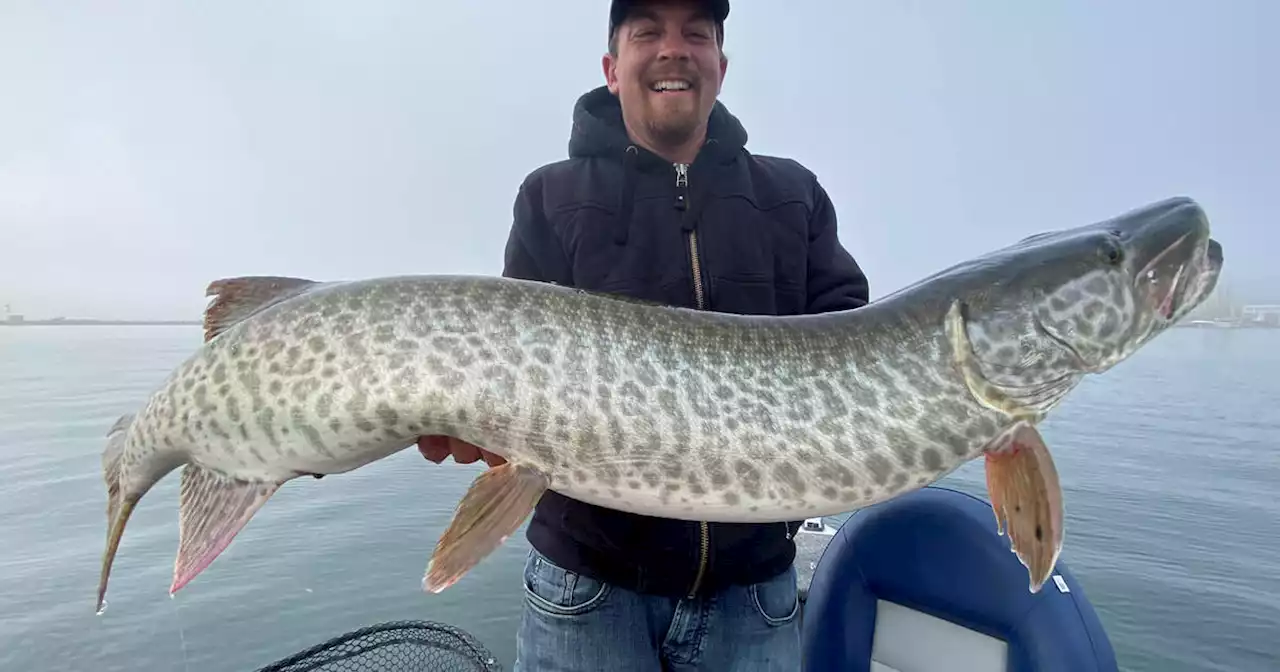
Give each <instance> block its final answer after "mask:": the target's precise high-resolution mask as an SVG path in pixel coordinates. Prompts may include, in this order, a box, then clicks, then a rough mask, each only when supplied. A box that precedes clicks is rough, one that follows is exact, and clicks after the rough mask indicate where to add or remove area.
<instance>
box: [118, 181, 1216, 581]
mask: <svg viewBox="0 0 1280 672" xmlns="http://www.w3.org/2000/svg"><path fill="white" fill-rule="evenodd" d="M1170 213H1172V214H1170ZM1174 234H1177V235H1174ZM1171 236H1172V238H1171ZM1178 236H1180V237H1178ZM1157 245H1158V249H1159V250H1163V252H1161V253H1162V254H1165V255H1166V256H1167V257H1168V259H1167V260H1166V261H1168V263H1161V264H1159V265H1156V264H1155V262H1154V261H1152V259H1158V258H1160V257H1158V254H1157V252H1154V251H1152V250H1153V249H1156V246H1157ZM1168 250H1174V252H1176V254H1173V256H1168V255H1170V254H1171V253H1170V252H1169V251H1168ZM1215 254H1216V255H1217V256H1216V259H1215V257H1214V255H1215ZM1220 264H1221V249H1220V246H1218V245H1217V243H1216V242H1214V241H1211V240H1210V239H1209V237H1208V228H1207V224H1206V223H1205V222H1204V218H1203V215H1202V213H1200V212H1199V210H1198V208H1197V207H1196V206H1195V205H1194V203H1189V202H1188V201H1170V202H1165V203H1161V204H1155V205H1153V206H1149V207H1148V208H1147V209H1145V210H1139V211H1136V212H1135V213H1130V214H1127V215H1125V216H1123V217H1122V218H1117V219H1113V220H1110V221H1108V222H1104V223H1101V224H1096V225H1091V226H1089V227H1082V228H1079V229H1073V230H1068V231H1063V232H1058V233H1055V234H1046V235H1043V236H1037V237H1034V238H1032V239H1028V240H1026V241H1023V242H1022V243H1019V244H1018V245H1014V246H1011V247H1009V248H1005V249H1003V250H998V251H996V252H993V253H991V254H989V255H984V256H983V257H981V258H979V259H977V260H973V261H970V262H966V263H963V264H959V265H957V266H955V267H952V268H950V269H947V270H946V271H943V272H941V273H939V274H936V275H934V276H932V277H930V278H926V279H925V280H923V281H921V282H920V283H917V284H916V285H913V286H911V287H908V288H905V289H903V290H901V291H899V292H897V293H895V294H893V295H891V296H889V297H886V298H884V299H881V300H878V301H876V302H874V303H872V304H871V305H869V306H866V307H864V308H860V309H857V310H852V311H844V312H839V313H829V314H823V315H807V316H788V317H777V316H752V315H732V314H723V313H713V312H704V311H696V310H691V309H685V308H675V307H668V306H659V305H652V304H648V303H645V302H641V301H635V300H631V299H627V298H622V297H615V296H607V295H602V294H596V293H591V292H586V291H582V290H578V289H573V288H567V287H560V286H555V285H552V284H547V283H536V282H528V281H522V280H514V279H508V278H490V277H476V276H407V277H392V278H378V279H370V280H357V281H350V282H332V283H321V282H312V281H309V280H304V279H297V278H241V279H234V280H227V281H220V283H221V285H219V283H215V285H218V286H220V287H222V288H224V289H225V291H226V294H225V295H220V296H217V297H216V298H215V300H214V303H213V305H212V306H211V308H210V313H209V315H208V317H209V324H210V330H209V337H210V338H209V340H208V342H206V343H205V344H204V346H203V347H201V348H200V349H199V350H197V351H196V352H195V354H193V355H192V356H191V357H190V358H189V359H188V360H187V361H185V362H184V363H182V364H181V365H180V366H179V367H178V368H177V369H176V370H175V371H174V372H173V373H172V375H171V376H170V377H169V378H168V379H167V380H166V381H165V382H164V383H163V385H162V386H161V387H160V389H159V390H157V391H156V393H155V394H154V395H153V396H152V397H151V398H150V399H149V401H148V402H147V403H146V405H145V406H144V407H143V408H142V409H141V411H139V412H138V413H137V415H136V416H135V417H134V418H133V419H132V421H131V422H123V423H122V424H121V425H118V426H117V427H116V428H114V429H115V430H116V431H118V432H124V433H125V434H124V439H123V440H120V439H119V438H118V437H116V438H113V440H112V444H111V445H112V446H114V448H109V449H108V452H109V453H110V454H109V455H104V473H106V474H107V479H108V487H109V489H112V491H113V492H115V493H117V494H118V493H125V494H119V497H124V498H127V497H132V498H133V499H132V500H129V501H135V500H136V498H137V497H140V496H141V494H142V493H144V492H145V491H146V490H147V489H148V488H149V487H150V486H151V485H152V484H153V483H154V482H156V481H158V480H159V478H161V477H163V475H164V474H165V473H166V472H167V471H170V470H172V469H174V468H176V467H178V466H181V465H183V464H188V465H194V466H195V467H198V468H199V469H202V470H207V471H210V472H216V473H217V474H221V475H223V476H225V477H227V478H231V479H238V481H240V482H242V483H244V486H243V489H242V492H241V494H240V497H241V498H242V499H243V500H244V501H250V500H251V499H252V498H251V497H249V495H247V494H245V493H252V492H255V490H254V488H256V487H258V486H257V485H255V484H262V483H268V484H274V485H278V484H280V483H283V482H285V481H287V480H289V479H292V478H296V477H299V476H303V475H317V476H318V475H325V474H335V473H340V472H344V471H348V470H351V469H355V468H358V467H360V466H362V465H365V464H368V463H370V462H372V461H375V460H377V459H381V458H383V457H385V456H387V455H390V454H392V453H394V452H396V451H399V450H401V449H403V448H405V447H408V446H410V445H412V444H413V443H414V442H415V440H416V439H417V437H419V436H423V435H431V434H440V435H450V436H454V437H457V438H460V439H463V440H465V441H468V442H471V443H473V444H476V445H479V446H482V447H484V448H485V449H487V450H489V451H492V452H494V453H496V454H499V455H502V456H503V457H505V458H506V459H507V460H508V461H510V462H512V463H517V464H519V465H521V466H522V467H527V468H528V469H529V470H532V472H530V473H538V474H541V475H542V476H543V477H545V479H546V482H547V486H548V487H549V488H550V489H553V490H556V491H558V492H561V493H563V494H565V495H568V496H570V497H573V498H576V499H579V500H582V501H586V502H592V503H596V504H599V505H602V506H606V507H611V508H615V509H620V510H625V511H630V512H634V513H640V514H648V515H655V516H663V517H668V518H680V519H687V520H701V521H730V522H735V521H736V522H780V521H786V520H797V519H800V518H803V517H809V516H818V515H830V514H834V513H838V512H844V511H849V510H853V509H857V508H860V507H864V506H867V505H869V504H873V503H875V502H879V501H883V500H885V499H888V498H890V497H893V496H895V495H898V494H901V493H903V492H905V491H907V490H910V489H914V488H918V487H921V486H923V485H925V484H928V483H930V482H932V481H935V480H937V479H939V478H941V477H942V476H944V475H945V474H947V473H948V472H950V471H952V470H953V469H955V468H956V467H958V466H960V465H961V464H963V463H964V462H966V461H968V460H971V459H973V458H975V457H977V456H979V455H980V454H982V453H983V452H984V451H985V450H987V449H988V448H989V447H990V446H991V445H993V442H994V441H996V440H997V439H998V438H999V437H1001V436H1002V435H1004V434H1005V433H1007V431H1009V429H1010V428H1011V427H1013V426H1014V425H1015V424H1016V423H1018V422H1024V421H1030V422H1036V421H1038V420H1039V419H1041V418H1042V417H1044V415H1045V414H1046V413H1048V412H1049V411H1050V410H1051V409H1052V408H1053V407H1054V406H1055V405H1056V404H1058V403H1059V402H1060V401H1061V400H1062V399H1063V398H1064V397H1065V395H1067V393H1068V392H1069V391H1070V390H1071V389H1072V388H1073V387H1074V386H1075V385H1076V384H1077V383H1078V381H1079V380H1080V379H1081V377H1082V376H1084V375H1086V374H1088V373H1095V372H1099V371H1103V370H1105V369H1106V368H1108V367H1109V366H1112V365H1114V363H1116V362H1118V361H1120V360H1122V359H1124V358H1125V357H1127V356H1129V355H1131V354H1132V353H1133V352H1134V351H1136V350H1137V349H1138V348H1140V347H1141V345H1142V344H1144V343H1145V342H1147V341H1149V339H1150V338H1152V337H1153V336H1154V335H1155V334H1156V333H1158V332H1159V331H1160V330H1162V329H1164V328H1166V327H1167V326H1168V324H1170V323H1171V322H1172V321H1173V320H1176V319H1177V318H1178V317H1180V316H1181V315H1183V314H1185V312H1186V311H1188V310H1190V309H1191V308H1193V307H1194V306H1195V305H1196V304H1198V303H1199V302H1200V301H1202V300H1203V299H1204V297H1205V296H1207V294H1208V292H1209V291H1210V290H1211V288H1212V285H1213V281H1214V280H1216V274H1217V271H1218V268H1219V267H1220ZM1157 270H1158V271H1160V274H1159V277H1155V271H1157ZM1143 273H1146V274H1147V275H1151V276H1152V277H1151V278H1150V279H1147V278H1146V277H1145V276H1142V277H1140V275H1141V274H1143ZM1170 277H1172V278H1173V279H1172V280H1170ZM1157 299H1159V301H1157ZM1174 299H1176V300H1177V301H1176V305H1175V304H1174V303H1170V302H1172V301H1174ZM1161 302H1163V303H1161ZM1157 303H1159V305H1156V304H1157ZM1165 304H1168V305H1170V306H1172V307H1171V308H1170V311H1171V312H1168V313H1167V314H1158V313H1159V310H1163V308H1164V306H1165ZM206 480H207V479H206ZM209 482H213V481H209ZM218 482H220V481H218ZM228 496H229V495H228ZM258 497H259V499H262V498H263V497H264V496H262V495H259V496H258ZM120 501H124V500H120ZM253 501H257V500H253ZM110 506H112V507H115V508H113V509H110V511H111V515H112V516H113V517H115V518H119V516H117V515H116V514H118V512H119V501H117V497H114V496H113V498H112V503H111V504H110ZM125 517H127V512H126V515H125ZM119 524H120V525H121V526H123V522H120V523H119ZM112 552H113V551H112ZM107 564H109V563H107ZM105 571H106V570H105V569H104V582H105Z"/></svg>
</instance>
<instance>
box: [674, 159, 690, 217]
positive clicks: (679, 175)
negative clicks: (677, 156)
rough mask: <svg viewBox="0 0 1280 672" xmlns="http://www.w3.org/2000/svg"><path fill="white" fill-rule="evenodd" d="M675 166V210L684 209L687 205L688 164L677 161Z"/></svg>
mask: <svg viewBox="0 0 1280 672" xmlns="http://www.w3.org/2000/svg"><path fill="white" fill-rule="evenodd" d="M675 167H676V189H677V192H676V203H675V206H676V210H685V209H687V208H688V207H689V198H688V193H689V164H687V163H677V164H675Z"/></svg>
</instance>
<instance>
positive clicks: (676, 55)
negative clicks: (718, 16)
mask: <svg viewBox="0 0 1280 672" xmlns="http://www.w3.org/2000/svg"><path fill="white" fill-rule="evenodd" d="M617 52H618V53H617V55H616V56H613V55H609V54H606V55H605V57H604V73H605V80H606V82H607V83H608V86H609V90H610V91H612V92H613V93H614V95H616V96H618V99H619V101H620V102H621V104H622V109H623V114H624V115H625V117H626V119H627V121H628V124H629V125H630V126H632V127H633V129H634V130H635V131H639V132H641V133H644V134H645V135H647V136H649V138H651V140H652V141H655V142H657V143H659V144H662V145H670V146H678V145H680V144H683V143H684V142H687V141H688V140H689V139H690V138H691V137H693V135H694V133H695V132H697V131H698V130H699V128H700V127H701V126H702V125H703V124H704V123H706V120H707V117H708V116H709V115H710V114H711V108H712V106H713V105H714V104H715V100H716V96H718V95H719V94H720V84H721V83H722V82H723V81H724V73H725V69H726V67H727V65H728V63H727V62H726V61H725V60H724V58H723V56H722V54H721V52H720V47H719V45H718V44H717V43H716V25H715V22H714V21H712V20H711V19H710V18H709V17H707V16H705V15H704V14H703V13H702V12H701V11H700V9H699V7H698V6H697V5H696V4H695V3H691V2H679V1H670V0H669V1H660V2H651V3H647V4H646V5H643V6H640V7H637V8H636V9H635V10H634V11H633V12H632V15H631V18H629V19H628V20H627V21H626V22H625V23H623V24H622V25H621V26H619V28H618V33H617Z"/></svg>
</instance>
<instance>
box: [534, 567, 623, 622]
mask: <svg viewBox="0 0 1280 672" xmlns="http://www.w3.org/2000/svg"><path fill="white" fill-rule="evenodd" d="M540 564H546V565H549V566H551V567H552V568H553V571H557V572H560V573H561V574H562V575H563V576H564V579H565V580H564V585H563V586H562V587H561V591H560V597H561V599H567V598H568V597H569V596H570V595H572V594H573V589H574V588H576V587H577V581H578V578H579V575H578V574H577V573H576V572H570V571H569V570H566V569H563V568H561V567H558V566H556V565H555V564H554V563H551V562H550V561H549V560H547V559H545V558H542V557H535V558H534V565H535V568H536V566H537V565H540ZM541 578H542V577H541V576H540V575H539V573H538V571H537V569H535V570H534V572H533V575H532V576H529V577H527V578H526V580H525V582H524V596H525V599H526V600H527V601H528V602H529V606H530V607H532V608H533V609H536V610H537V611H539V612H541V613H543V614H545V615H547V616H553V617H554V616H581V615H583V614H585V613H587V612H589V611H591V610H592V609H594V608H596V607H597V606H598V605H599V603H600V602H602V601H603V600H604V598H605V596H606V595H607V594H608V593H609V588H610V586H609V584H608V583H607V582H604V581H601V582H600V590H598V591H596V594H595V595H592V596H591V599H589V600H587V601H586V602H583V603H582V604H578V605H574V606H572V607H566V606H563V605H560V604H556V603H555V602H552V601H551V600H548V599H547V598H545V597H543V596H541V595H539V594H537V593H536V592H534V590H533V587H534V586H536V585H537V584H538V581H539V579H541ZM531 584H532V585H531Z"/></svg>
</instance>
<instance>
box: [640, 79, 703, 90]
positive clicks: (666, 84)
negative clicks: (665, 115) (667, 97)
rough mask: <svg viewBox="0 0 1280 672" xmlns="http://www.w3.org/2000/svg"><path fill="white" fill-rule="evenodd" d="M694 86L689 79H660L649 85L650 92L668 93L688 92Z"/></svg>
mask: <svg viewBox="0 0 1280 672" xmlns="http://www.w3.org/2000/svg"><path fill="white" fill-rule="evenodd" d="M692 88H693V84H692V83H691V82H689V80H687V79H660V80H658V81H656V82H654V83H652V84H650V85H649V90H650V91H656V92H658V93H666V92H671V91H688V90H690V89H692Z"/></svg>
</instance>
